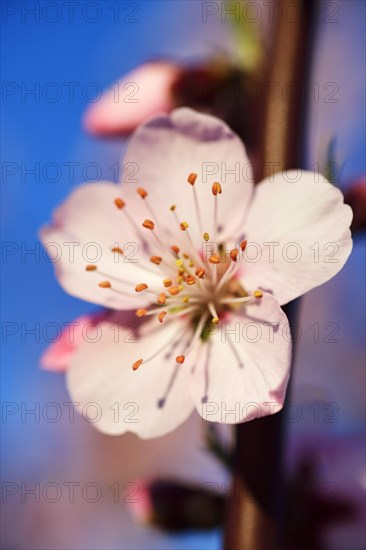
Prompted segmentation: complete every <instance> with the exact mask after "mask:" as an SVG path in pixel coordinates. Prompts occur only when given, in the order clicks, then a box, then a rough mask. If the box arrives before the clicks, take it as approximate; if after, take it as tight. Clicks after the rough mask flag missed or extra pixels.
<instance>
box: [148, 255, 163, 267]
mask: <svg viewBox="0 0 366 550" xmlns="http://www.w3.org/2000/svg"><path fill="white" fill-rule="evenodd" d="M162 261H163V258H162V257H161V256H151V258H150V262H152V263H153V264H156V265H160V264H161V262H162Z"/></svg>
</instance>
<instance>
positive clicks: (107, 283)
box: [98, 281, 112, 288]
mask: <svg viewBox="0 0 366 550" xmlns="http://www.w3.org/2000/svg"><path fill="white" fill-rule="evenodd" d="M98 286H100V288H111V286H112V285H111V283H110V282H109V281H102V282H101V283H99V284H98Z"/></svg>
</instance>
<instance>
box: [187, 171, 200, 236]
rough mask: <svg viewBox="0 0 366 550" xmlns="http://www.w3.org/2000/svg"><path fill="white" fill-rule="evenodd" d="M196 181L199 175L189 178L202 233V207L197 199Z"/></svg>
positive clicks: (191, 175)
mask: <svg viewBox="0 0 366 550" xmlns="http://www.w3.org/2000/svg"><path fill="white" fill-rule="evenodd" d="M196 180H197V174H194V173H192V174H189V176H188V180H187V181H188V183H190V184H191V185H192V190H193V199H194V207H195V210H196V216H197V220H198V226H199V228H200V231H201V232H202V218H201V211H200V205H199V202H198V197H197V192H196V188H195V186H194V184H195V183H196Z"/></svg>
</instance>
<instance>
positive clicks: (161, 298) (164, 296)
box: [157, 292, 166, 306]
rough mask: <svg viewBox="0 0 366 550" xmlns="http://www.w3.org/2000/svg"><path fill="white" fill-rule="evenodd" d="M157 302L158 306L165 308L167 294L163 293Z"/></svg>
mask: <svg viewBox="0 0 366 550" xmlns="http://www.w3.org/2000/svg"><path fill="white" fill-rule="evenodd" d="M157 302H158V304H160V305H161V306H163V305H164V304H165V302H166V294H165V292H161V293H160V294H159V296H158V299H157Z"/></svg>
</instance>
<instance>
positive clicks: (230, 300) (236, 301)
mask: <svg viewBox="0 0 366 550" xmlns="http://www.w3.org/2000/svg"><path fill="white" fill-rule="evenodd" d="M253 299H254V298H253V296H243V297H242V298H223V299H222V300H220V304H245V303H246V302H253Z"/></svg>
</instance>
